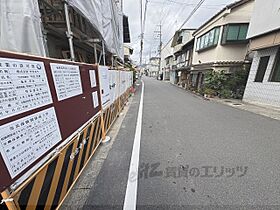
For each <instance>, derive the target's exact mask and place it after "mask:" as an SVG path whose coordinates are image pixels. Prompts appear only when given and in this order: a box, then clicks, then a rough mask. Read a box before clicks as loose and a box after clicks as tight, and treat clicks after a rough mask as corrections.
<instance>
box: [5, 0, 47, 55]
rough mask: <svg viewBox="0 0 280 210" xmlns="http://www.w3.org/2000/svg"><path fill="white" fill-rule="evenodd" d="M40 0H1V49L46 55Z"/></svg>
mask: <svg viewBox="0 0 280 210" xmlns="http://www.w3.org/2000/svg"><path fill="white" fill-rule="evenodd" d="M40 16H41V14H40V10H39V6H38V0H0V49H1V50H8V51H14V52H22V53H28V54H33V55H39V56H46V52H45V47H44V39H43V34H42V29H41V26H42V25H41V17H40Z"/></svg>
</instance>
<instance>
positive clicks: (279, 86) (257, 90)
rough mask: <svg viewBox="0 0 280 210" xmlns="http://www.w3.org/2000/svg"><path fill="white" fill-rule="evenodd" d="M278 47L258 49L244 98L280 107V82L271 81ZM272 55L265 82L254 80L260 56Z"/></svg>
mask: <svg viewBox="0 0 280 210" xmlns="http://www.w3.org/2000/svg"><path fill="white" fill-rule="evenodd" d="M277 50H278V47H273V48H269V49H265V50H260V51H257V52H256V54H255V56H254V60H253V63H252V66H251V70H250V74H249V78H248V82H247V86H246V89H245V94H244V97H243V100H244V101H245V102H249V103H255V104H258V103H259V104H267V105H272V106H277V107H280V83H279V82H269V77H270V75H271V72H272V68H273V65H274V62H275V57H276V54H277ZM262 56H270V60H269V63H268V67H267V70H266V72H265V76H264V79H263V82H262V83H261V82H254V80H255V77H256V73H257V69H258V65H259V61H260V57H262Z"/></svg>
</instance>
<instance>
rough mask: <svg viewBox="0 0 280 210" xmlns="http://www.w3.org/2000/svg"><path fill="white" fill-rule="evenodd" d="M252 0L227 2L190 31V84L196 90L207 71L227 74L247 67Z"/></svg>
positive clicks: (248, 61) (248, 63) (202, 81)
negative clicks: (191, 48)
mask: <svg viewBox="0 0 280 210" xmlns="http://www.w3.org/2000/svg"><path fill="white" fill-rule="evenodd" d="M253 8H254V0H240V1H237V2H234V3H232V4H230V5H227V6H226V7H225V8H223V9H222V10H221V11H220V12H218V13H217V14H216V15H214V16H213V17H212V18H210V19H209V20H208V21H207V22H206V23H204V24H203V25H202V26H201V27H199V28H198V29H197V30H196V31H195V32H194V34H193V35H194V37H195V41H194V46H195V49H194V52H193V62H192V68H191V76H190V79H191V84H192V86H194V87H195V88H197V89H200V87H201V85H202V84H203V83H204V77H205V74H206V73H207V72H208V71H213V70H214V71H222V70H224V71H225V72H226V73H231V72H233V71H235V70H238V69H244V68H246V67H247V68H248V66H249V65H250V60H249V59H248V40H247V39H246V36H247V31H248V26H249V22H250V19H251V16H252V12H253Z"/></svg>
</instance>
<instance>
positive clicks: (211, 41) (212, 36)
mask: <svg viewBox="0 0 280 210" xmlns="http://www.w3.org/2000/svg"><path fill="white" fill-rule="evenodd" d="M219 35H220V27H217V28H213V29H212V30H211V31H209V32H207V33H206V34H204V35H203V36H201V37H199V38H198V39H197V44H196V51H199V50H202V49H205V48H208V47H213V46H215V45H217V44H218V41H219Z"/></svg>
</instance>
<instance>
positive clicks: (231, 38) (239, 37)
mask: <svg viewBox="0 0 280 210" xmlns="http://www.w3.org/2000/svg"><path fill="white" fill-rule="evenodd" d="M247 32H248V24H230V25H225V26H224V30H223V39H222V44H228V43H240V42H241V43H242V42H245V41H247V40H246V36H247Z"/></svg>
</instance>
